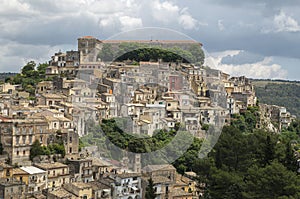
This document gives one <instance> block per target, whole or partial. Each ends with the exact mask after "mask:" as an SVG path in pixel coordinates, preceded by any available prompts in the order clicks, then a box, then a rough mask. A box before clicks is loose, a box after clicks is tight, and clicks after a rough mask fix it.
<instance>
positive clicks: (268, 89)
mask: <svg viewBox="0 0 300 199" xmlns="http://www.w3.org/2000/svg"><path fill="white" fill-rule="evenodd" d="M252 82H253V84H254V87H255V91H256V96H257V97H258V99H259V102H260V103H265V104H274V105H278V106H284V107H286V108H287V110H288V111H289V112H291V114H294V115H296V116H297V117H298V118H299V117H300V109H299V107H300V82H289V81H267V80H253V81H252Z"/></svg>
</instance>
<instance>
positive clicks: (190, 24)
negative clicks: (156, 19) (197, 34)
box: [178, 13, 199, 30]
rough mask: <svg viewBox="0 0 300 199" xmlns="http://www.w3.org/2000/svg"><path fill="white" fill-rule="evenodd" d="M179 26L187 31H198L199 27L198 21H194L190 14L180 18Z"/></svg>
mask: <svg viewBox="0 0 300 199" xmlns="http://www.w3.org/2000/svg"><path fill="white" fill-rule="evenodd" d="M178 22H179V24H180V25H181V26H182V27H183V28H184V29H187V30H191V29H196V28H197V26H198V24H199V23H198V21H197V20H196V19H194V18H193V17H192V16H191V15H190V14H189V13H183V14H182V15H180V16H179V19H178Z"/></svg>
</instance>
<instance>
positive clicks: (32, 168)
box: [20, 166, 46, 174]
mask: <svg viewBox="0 0 300 199" xmlns="http://www.w3.org/2000/svg"><path fill="white" fill-rule="evenodd" d="M20 169H22V170H23V171H25V172H27V173H29V174H39V173H45V172H46V171H44V170H42V169H39V168H37V167H35V166H26V167H21V168H20Z"/></svg>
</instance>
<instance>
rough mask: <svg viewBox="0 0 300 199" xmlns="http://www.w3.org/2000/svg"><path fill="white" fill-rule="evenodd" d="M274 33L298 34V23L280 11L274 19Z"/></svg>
mask: <svg viewBox="0 0 300 199" xmlns="http://www.w3.org/2000/svg"><path fill="white" fill-rule="evenodd" d="M273 23H274V27H275V32H299V31H300V26H299V24H298V22H297V21H296V20H295V19H293V18H292V17H290V16H288V15H286V14H285V13H284V12H283V11H281V12H280V13H279V14H278V15H275V17H274V21H273Z"/></svg>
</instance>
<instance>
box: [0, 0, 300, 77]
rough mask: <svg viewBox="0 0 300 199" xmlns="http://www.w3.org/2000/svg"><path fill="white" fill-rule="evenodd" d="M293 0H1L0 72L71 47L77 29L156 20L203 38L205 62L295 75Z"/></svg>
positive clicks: (298, 36)
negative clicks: (205, 54)
mask: <svg viewBox="0 0 300 199" xmlns="http://www.w3.org/2000/svg"><path fill="white" fill-rule="evenodd" d="M298 1H299V0H286V1H282V0H272V1H270V0H242V1H236V0H185V1H182V0H49V1H48V0H1V1H0V29H1V31H0V44H1V45H0V46H1V47H0V71H1V72H8V71H14V72H18V71H19V70H20V68H21V66H23V65H24V64H25V63H26V62H27V61H29V60H35V61H37V62H45V61H47V60H49V59H50V57H51V55H52V54H53V53H54V52H57V51H59V50H62V51H64V50H71V49H74V50H76V48H77V45H76V44H77V38H78V37H80V36H83V35H92V36H95V37H97V38H99V39H107V38H109V37H111V36H112V35H115V34H118V33H120V32H122V31H130V30H133V29H136V28H144V27H160V28H167V29H172V30H175V31H178V32H181V33H183V34H185V35H187V36H188V37H191V38H193V39H195V40H197V41H200V42H201V43H203V45H204V49H205V50H206V52H207V60H206V64H207V65H211V66H213V67H216V68H219V69H222V70H224V71H225V72H228V73H230V74H232V75H246V76H249V77H254V78H280V79H290V80H300V75H299V74H300V68H299V66H300V12H299V11H300V4H299V2H298ZM161 35H164V36H166V35H165V34H161ZM158 37H159V36H157V38H156V39H160V38H158Z"/></svg>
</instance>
